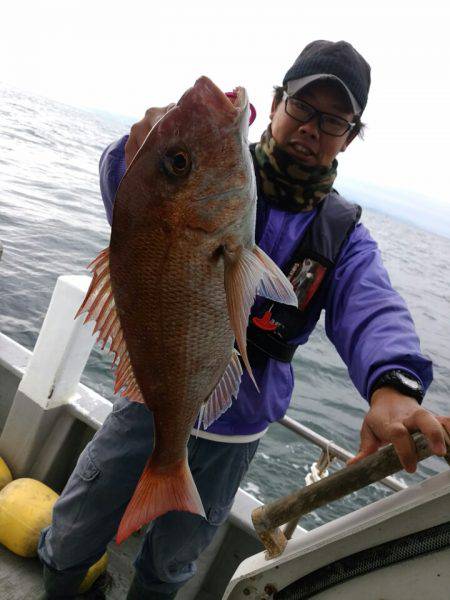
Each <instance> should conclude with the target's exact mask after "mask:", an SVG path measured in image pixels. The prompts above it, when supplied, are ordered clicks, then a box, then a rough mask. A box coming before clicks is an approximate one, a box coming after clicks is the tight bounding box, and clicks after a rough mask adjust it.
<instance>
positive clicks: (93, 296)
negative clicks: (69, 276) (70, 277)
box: [75, 248, 144, 402]
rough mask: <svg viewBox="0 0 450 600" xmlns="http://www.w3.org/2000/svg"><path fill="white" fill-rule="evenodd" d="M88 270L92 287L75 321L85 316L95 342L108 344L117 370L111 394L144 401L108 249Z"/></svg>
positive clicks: (103, 251)
mask: <svg viewBox="0 0 450 600" xmlns="http://www.w3.org/2000/svg"><path fill="white" fill-rule="evenodd" d="M88 268H89V269H90V270H91V271H92V274H93V276H92V281H91V285H90V286H89V289H88V291H87V294H86V297H85V298H84V300H83V303H82V305H81V306H80V308H79V309H78V312H77V314H76V315H75V318H77V317H78V316H80V315H81V314H83V313H87V315H86V318H85V319H84V322H85V323H87V322H88V321H95V328H94V333H96V332H97V331H98V332H99V335H98V338H97V342H102V348H104V347H105V346H106V344H107V343H108V341H110V342H111V345H110V348H109V351H110V352H112V353H113V354H114V359H113V367H114V366H116V367H117V370H116V382H115V386H114V393H116V392H118V391H119V390H120V389H121V388H123V390H122V396H127V398H128V399H129V400H133V401H134V402H144V398H143V397H142V394H141V391H140V389H139V385H138V383H137V381H136V379H135V376H134V373H133V367H132V365H131V361H130V355H129V354H128V349H127V344H126V341H125V338H124V335H123V330H122V327H121V325H120V319H119V315H118V313H117V310H116V305H115V302H114V295H113V292H112V289H111V280H110V276H109V248H105V250H102V251H101V252H100V254H99V255H98V256H97V258H96V259H95V260H93V261H92V262H91V264H90V265H89V267H88Z"/></svg>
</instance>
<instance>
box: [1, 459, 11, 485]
mask: <svg viewBox="0 0 450 600" xmlns="http://www.w3.org/2000/svg"><path fill="white" fill-rule="evenodd" d="M11 481H12V475H11V471H10V470H9V469H8V465H7V464H6V463H5V461H4V460H3V458H0V490H2V489H3V488H4V487H5V485H7V484H8V483H11Z"/></svg>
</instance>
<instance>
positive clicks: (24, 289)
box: [0, 85, 450, 528]
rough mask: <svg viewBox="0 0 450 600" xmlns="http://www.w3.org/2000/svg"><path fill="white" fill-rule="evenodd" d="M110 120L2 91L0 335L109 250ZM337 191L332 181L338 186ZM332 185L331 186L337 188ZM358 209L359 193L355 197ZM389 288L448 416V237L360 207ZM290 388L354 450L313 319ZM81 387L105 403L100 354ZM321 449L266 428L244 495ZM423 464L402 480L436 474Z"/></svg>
mask: <svg viewBox="0 0 450 600" xmlns="http://www.w3.org/2000/svg"><path fill="white" fill-rule="evenodd" d="M126 131H127V130H126V126H124V125H121V124H120V122H119V121H117V122H116V121H114V120H109V119H108V118H107V117H101V116H97V115H96V114H94V113H90V112H86V111H82V110H80V109H76V108H73V107H70V106H66V105H63V104H58V103H55V102H52V101H49V100H46V99H43V98H39V97H35V96H31V95H28V94H26V93H23V92H19V91H17V90H12V89H10V88H8V87H4V86H1V85H0V240H1V241H2V242H3V245H4V253H3V259H2V261H1V262H0V330H1V331H2V332H3V333H5V334H6V335H8V336H10V337H12V338H13V339H14V340H16V341H17V342H19V343H20V344H23V345H24V346H26V347H27V348H29V349H32V348H33V347H34V344H35V341H36V338H37V335H38V332H39V329H40V327H41V324H42V321H43V319H44V316H45V312H46V309H47V306H48V303H49V301H50V297H51V294H52V290H53V287H54V285H55V283H56V279H57V277H58V276H60V275H63V274H86V273H87V272H86V270H85V266H86V264H87V263H88V262H89V261H90V260H91V259H92V258H93V257H95V256H96V255H97V253H98V252H99V250H100V249H102V248H104V247H105V246H106V245H107V244H108V240H109V226H108V224H107V222H106V219H105V215H104V210H103V204H102V200H101V197H100V192H99V186H98V170H97V169H98V160H99V157H100V154H101V152H102V150H103V149H104V147H105V146H106V145H107V144H109V143H110V142H112V141H114V140H116V139H117V138H118V137H120V136H121V135H123V134H124V133H126ZM338 183H339V179H338ZM338 187H339V185H338ZM352 199H353V200H355V201H358V202H360V203H361V204H362V205H364V191H363V190H361V194H360V197H359V198H357V197H354V198H352ZM363 221H364V223H365V224H366V225H367V226H368V228H369V229H370V231H371V232H372V234H373V236H374V237H375V238H376V239H377V241H378V243H379V245H380V248H381V251H382V253H383V257H384V261H385V264H386V266H387V268H388V271H389V273H390V276H391V279H392V282H393V285H394V287H395V288H396V289H397V290H398V291H399V292H400V293H401V294H402V295H403V297H404V298H405V299H406V301H407V303H408V306H409V308H410V310H411V312H412V315H413V318H414V321H415V323H416V326H417V330H418V333H419V335H420V338H421V340H422V349H423V351H424V353H425V354H427V355H428V356H430V357H431V359H432V360H433V362H434V374H435V380H434V382H433V384H432V386H431V388H430V391H429V393H428V395H427V398H426V406H428V407H429V408H431V409H432V410H434V411H435V412H438V413H447V414H449V413H450V408H449V400H450V319H449V315H450V284H449V280H450V278H449V272H448V267H449V259H448V257H449V256H450V240H449V239H447V238H444V237H440V236H437V235H434V234H431V233H428V232H425V231H422V230H421V229H417V228H414V227H411V226H409V225H405V224H403V223H401V222H399V221H394V220H392V219H391V218H388V217H386V216H384V215H382V214H380V213H374V212H369V211H367V210H366V211H364V214H363ZM294 362H295V373H296V386H295V391H294V396H293V401H292V404H291V408H290V411H289V414H290V415H291V416H292V417H294V418H295V419H297V420H299V421H301V422H302V423H304V424H305V425H307V426H308V427H311V428H312V429H314V430H315V431H317V432H318V433H320V434H322V435H324V436H326V437H328V438H330V439H332V440H334V441H335V442H336V443H338V444H339V445H341V446H343V447H345V448H348V449H349V450H351V451H356V449H357V447H358V440H359V429H360V425H361V421H362V419H363V416H364V413H365V411H366V409H367V405H366V403H365V401H364V400H363V399H362V398H360V397H359V395H358V393H357V392H356V390H355V389H354V388H353V386H352V384H351V382H350V380H349V378H348V375H347V370H346V367H345V365H344V364H343V363H342V361H341V359H340V358H339V356H338V355H337V353H336V351H335V350H334V348H333V346H332V345H331V344H330V343H329V341H328V340H327V338H326V336H325V333H324V328H323V325H322V323H319V325H318V327H317V328H316V331H315V332H314V334H313V335H312V336H311V339H310V341H309V343H308V344H307V346H305V347H304V348H302V349H300V350H299V351H298V353H297V355H296V358H295V359H294ZM83 382H84V383H86V384H88V385H90V386H91V387H93V388H94V389H95V390H96V391H98V392H99V393H101V394H103V395H104V396H106V397H107V398H111V399H112V376H111V370H110V361H109V359H108V357H107V356H106V355H105V354H103V353H102V352H100V351H99V350H97V349H94V351H93V352H92V355H91V358H90V360H89V362H88V365H87V367H86V370H85V372H84V375H83ZM318 455H319V451H318V449H316V448H315V447H313V446H311V445H309V444H308V443H306V442H302V441H301V440H299V439H298V438H297V437H296V436H295V435H294V434H292V433H290V432H288V431H286V430H284V428H282V427H281V426H279V425H277V424H274V425H272V427H271V428H270V430H269V432H268V434H267V435H266V436H265V437H264V439H263V440H262V442H261V444H260V451H259V453H258V455H257V457H256V458H255V460H254V462H253V464H252V466H251V469H250V472H249V474H248V477H247V479H246V481H245V484H244V488H245V489H246V490H248V491H249V492H251V493H252V494H254V495H255V496H257V497H258V498H259V499H261V500H262V501H268V500H272V499H275V498H277V497H278V496H280V495H282V494H284V493H288V492H290V491H292V489H293V488H294V487H295V486H296V485H297V483H298V485H303V483H304V477H305V474H306V473H307V470H308V466H309V465H310V464H311V463H312V462H313V461H314V460H316V459H317V458H318ZM444 468H445V466H444V463H443V461H441V460H439V459H437V458H431V459H428V460H427V461H426V462H424V463H422V464H421V466H420V468H419V470H418V472H417V473H416V474H415V475H407V474H402V475H401V477H402V479H403V480H404V481H406V482H408V483H411V482H413V481H417V480H420V479H422V478H424V477H428V476H430V475H432V474H433V473H436V472H438V471H442V470H444ZM386 493H389V492H386V491H384V489H383V488H382V487H380V486H378V485H377V486H371V487H370V488H368V489H366V490H364V491H362V492H360V493H358V494H353V495H351V496H349V497H348V498H347V499H345V500H343V501H341V502H337V503H335V504H333V505H332V506H329V507H326V508H324V509H322V510H319V511H317V513H315V514H314V515H310V516H309V517H306V518H305V519H303V521H302V524H303V526H305V527H307V528H311V527H314V526H316V525H317V524H319V523H323V522H325V521H327V520H329V519H331V518H333V517H335V516H336V515H342V514H345V513H347V512H349V511H351V510H354V509H355V508H356V507H358V506H362V505H364V504H367V503H368V502H370V501H373V500H374V499H377V498H381V497H382V496H383V495H384V494H386Z"/></svg>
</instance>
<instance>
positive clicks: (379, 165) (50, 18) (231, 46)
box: [0, 0, 450, 212]
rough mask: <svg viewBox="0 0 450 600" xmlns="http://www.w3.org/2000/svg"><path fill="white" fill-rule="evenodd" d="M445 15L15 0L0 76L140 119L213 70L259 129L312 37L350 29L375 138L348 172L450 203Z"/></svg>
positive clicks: (446, 9) (434, 0) (331, 4)
mask: <svg viewBox="0 0 450 600" xmlns="http://www.w3.org/2000/svg"><path fill="white" fill-rule="evenodd" d="M449 22H450V3H449V2H447V1H443V0H442V1H440V0H427V1H426V2H423V0H422V1H420V2H418V1H416V0H410V1H409V2H395V0H390V1H386V0H377V1H372V0H366V1H365V2H361V0H341V1H340V2H337V1H336V0H334V1H329V0H320V1H318V2H317V1H309V2H305V1H300V0H296V1H291V0H272V2H268V1H265V0H239V1H237V0H228V1H226V2H225V1H224V0H222V1H217V0H209V1H208V2H206V1H196V0H188V1H186V0H184V1H180V0H171V1H167V2H150V1H146V2H143V1H138V0H127V1H126V2H117V1H115V0H109V1H104V0H88V1H87V0H78V1H75V0H57V1H51V0H42V1H39V0H34V1H26V2H25V1H23V0H15V1H14V2H8V3H6V4H5V5H4V6H2V31H1V34H0V56H1V58H0V82H3V83H6V84H11V85H14V86H16V87H19V88H21V89H25V90H29V91H32V92H35V93H37V94H40V95H43V96H46V97H48V98H52V99H55V100H58V101H61V102H64V103H66V104H71V105H75V106H81V107H88V108H95V109H101V110H104V111H108V112H110V113H117V114H120V115H126V116H129V117H132V118H136V119H138V118H140V117H141V116H142V115H143V113H144V112H145V109H146V108H148V107H150V106H161V105H165V104H168V103H169V102H172V101H176V100H177V99H178V98H179V97H180V96H181V95H182V93H183V92H184V91H185V90H186V89H187V88H188V87H189V86H191V85H192V84H193V82H194V81H195V80H196V78H197V77H199V76H200V75H207V76H208V77H210V78H211V79H213V81H214V82H215V83H216V84H217V85H219V87H221V88H222V89H223V90H231V89H233V88H234V87H235V86H236V85H244V86H245V87H246V88H247V90H248V93H249V96H250V100H251V101H252V103H253V104H254V105H255V106H256V109H257V111H258V117H257V120H256V121H255V123H254V124H253V125H252V128H251V132H250V138H251V139H252V140H256V139H258V138H259V136H260V134H261V132H262V131H263V129H264V128H265V127H266V126H267V123H268V116H269V112H270V104H271V94H272V89H273V85H275V84H280V83H281V81H282V79H283V76H284V74H285V72H286V71H287V69H288V68H289V67H290V66H291V64H292V62H293V61H294V59H295V58H296V56H297V55H298V54H299V53H300V51H301V50H302V48H303V47H304V46H305V45H306V44H307V43H309V42H310V41H312V40H314V39H328V40H332V41H338V40H341V39H344V40H346V41H348V42H350V43H351V44H352V45H353V46H354V47H355V48H356V49H357V50H358V51H359V52H360V53H361V54H362V55H363V56H364V57H365V58H366V60H367V61H368V62H369V63H370V65H371V67H372V87H371V91H370V94H369V102H368V106H367V109H366V111H365V113H364V115H363V121H365V122H366V123H367V130H366V135H365V139H364V140H363V141H362V140H359V139H357V140H355V142H354V143H353V144H352V145H351V146H350V147H349V148H348V150H347V151H346V152H345V153H344V154H341V155H340V156H339V176H340V178H343V177H344V178H346V179H351V180H353V181H357V182H361V183H364V182H368V183H370V184H371V185H378V186H381V187H384V186H386V187H394V188H398V189H402V190H408V191H410V192H411V197H412V198H413V199H414V198H415V194H417V195H418V198H419V196H420V198H421V199H420V200H419V199H418V200H417V202H423V201H424V200H423V197H424V196H425V198H429V199H430V202H432V204H433V206H434V204H436V205H437V206H440V207H441V208H443V210H447V211H449V212H450V191H449V190H450V186H449V184H448V182H447V181H446V178H445V177H444V175H445V173H447V172H448V158H447V157H448V147H449V141H450V68H449V64H450V41H449V40H450V37H449V35H448V23H449ZM414 201H415V200H414ZM425 201H426V200H425Z"/></svg>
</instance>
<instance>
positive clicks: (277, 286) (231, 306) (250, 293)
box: [225, 246, 298, 389]
mask: <svg viewBox="0 0 450 600" xmlns="http://www.w3.org/2000/svg"><path fill="white" fill-rule="evenodd" d="M225 290H226V295H227V305H228V315H229V318H230V322H231V327H232V329H233V331H234V335H235V337H236V342H237V345H238V348H239V352H240V353H241V356H242V360H243V361H244V364H245V367H246V369H247V371H248V373H249V375H250V377H251V379H252V381H253V383H254V384H255V386H256V389H258V386H257V384H256V381H255V378H254V376H253V373H252V369H251V367H250V363H249V360H248V355H247V342H246V331H247V325H248V319H249V316H250V310H251V308H252V306H253V303H254V301H255V297H256V295H257V294H259V295H261V296H265V297H266V298H269V299H270V300H274V301H275V302H282V303H284V304H290V305H292V306H297V305H298V300H297V296H296V295H295V293H294V290H293V288H292V285H291V283H290V281H289V280H288V279H287V277H286V276H285V275H284V273H283V272H282V271H281V270H280V269H279V268H278V267H277V265H276V264H275V263H274V262H273V260H272V259H271V258H269V257H268V256H267V254H266V253H265V252H263V251H262V250H261V249H260V248H258V247H257V246H254V248H253V249H252V250H247V249H246V248H239V249H237V250H236V251H233V252H230V251H227V248H226V247H225Z"/></svg>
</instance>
